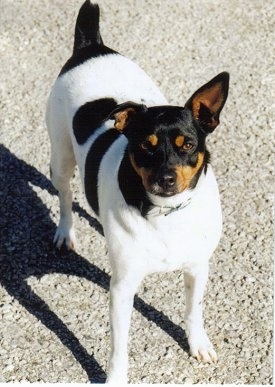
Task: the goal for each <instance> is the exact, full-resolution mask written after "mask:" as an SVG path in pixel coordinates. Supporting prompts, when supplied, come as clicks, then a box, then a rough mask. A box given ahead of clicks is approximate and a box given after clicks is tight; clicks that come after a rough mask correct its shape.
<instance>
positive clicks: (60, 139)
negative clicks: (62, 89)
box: [46, 100, 76, 250]
mask: <svg viewBox="0 0 275 387" xmlns="http://www.w3.org/2000/svg"><path fill="white" fill-rule="evenodd" d="M50 102H51V100H50V101H49V104H48V109H47V116H46V121H47V126H48V131H49V136H50V140H51V162H50V172H51V180H52V184H53V186H54V187H55V188H56V189H57V191H58V196H59V204H60V220H59V225H58V227H57V230H56V233H55V236H54V244H55V245H56V246H57V247H58V248H59V249H60V248H61V246H62V245H63V243H65V245H66V246H67V248H68V249H72V250H74V249H75V247H76V238H75V232H74V229H73V221H72V192H71V188H70V179H71V177H72V176H73V173H74V168H75V165H76V161H75V157H74V152H73V146H72V142H71V138H70V135H69V132H68V130H67V128H66V126H65V125H64V122H62V121H63V120H62V119H61V117H60V113H59V112H58V111H56V110H55V109H51V103H50ZM52 112H53V113H52Z"/></svg>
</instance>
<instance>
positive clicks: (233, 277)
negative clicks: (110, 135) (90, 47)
mask: <svg viewBox="0 0 275 387" xmlns="http://www.w3.org/2000/svg"><path fill="white" fill-rule="evenodd" d="M81 3H82V1H81V0H75V1H72V0H66V1H64V0H37V1H33V0H16V1H14V0H1V1H0V21H1V22H0V51H1V75H0V93H1V96H0V105H1V114H0V128H1V129H0V130H1V132H0V136H1V144H2V145H1V149H0V151H1V180H0V183H1V205H0V211H1V216H0V227H1V263H0V279H1V284H2V286H1V287H0V382H22V381H28V382H87V381H88V380H91V381H104V379H105V371H106V364H107V359H108V353H109V323H108V284H109V275H110V268H109V264H108V260H107V258H106V247H105V243H104V238H103V237H102V235H101V229H100V226H99V225H98V223H97V222H96V221H95V220H94V219H93V217H92V216H91V215H89V214H88V212H87V211H88V208H87V205H86V203H85V200H84V199H83V196H82V194H81V188H80V186H79V177H78V175H77V174H76V177H75V179H74V183H73V189H74V200H75V202H74V218H75V225H76V230H77V234H78V241H79V249H78V252H77V254H74V253H66V252H63V253H58V252H57V251H55V250H54V249H53V247H52V242H51V241H52V236H53V234H54V230H55V224H56V222H57V214H58V200H57V197H56V192H55V191H54V190H53V188H52V186H51V183H50V182H49V168H48V163H49V141H48V136H47V133H46V129H45V122H44V113H45V103H46V99H47V95H48V93H49V90H50V87H51V85H52V83H53V81H54V79H55V77H56V75H57V74H58V72H59V70H60V68H61V66H62V64H63V63H64V61H65V60H66V59H67V58H68V56H69V55H70V53H71V48H72V39H73V30H74V23H75V18H76V15H77V12H78V9H79V7H80V5H81ZM100 4H101V7H102V21H101V27H102V35H103V38H104V40H105V42H106V44H107V45H109V46H110V47H112V48H115V49H117V50H119V51H120V52H121V53H123V54H125V55H127V56H129V57H130V58H132V59H134V60H135V61H136V62H138V63H139V64H140V65H141V66H142V67H143V68H144V69H145V70H146V71H147V72H148V73H149V74H150V75H151V76H152V78H153V79H154V80H155V81H156V82H157V84H158V85H159V86H160V88H161V90H162V91H163V92H164V94H165V95H166V96H167V97H168V99H169V100H170V102H171V103H173V104H184V103H185V101H186V99H187V98H188V97H189V96H190V95H191V93H193V92H194V91H195V90H196V89H197V88H198V87H199V86H201V85H202V84H203V83H204V82H206V81H208V80H209V79H211V78H212V77H213V76H215V75H216V74H217V73H219V72H220V71H223V70H227V71H229V72H230V74H231V88H230V94H229V99H228V102H227V104H226V106H225V109H224V111H223V113H222V117H221V125H220V126H219V127H218V128H217V130H216V132H215V133H214V134H213V135H212V136H211V138H209V140H208V144H209V149H210V150H211V153H212V160H213V162H212V164H213V166H214V168H215V171H216V175H217V179H218V182H219V186H220V191H221V198H222V207H223V213H224V234H223V237H222V240H221V243H220V245H219V248H218V249H217V251H216V253H215V255H214V256H213V259H212V263H211V275H210V281H209V284H208V287H207V292H206V297H205V324H206V328H207V330H208V333H209V335H210V337H211V338H212V340H213V342H214V344H215V347H216V350H217V352H218V354H219V362H218V364H216V365H202V364H199V363H198V362H197V361H196V360H194V359H192V358H190V356H189V354H188V346H187V342H186V338H185V333H184V321H183V310H184V293H183V275H182V273H181V272H175V273H172V274H169V275H153V276H151V277H150V278H147V279H146V280H145V281H144V283H143V284H142V286H141V288H140V290H139V293H138V297H137V298H136V304H135V310H134V313H133V324H132V328H131V340H130V344H129V352H130V368H129V380H130V381H131V382H132V383H138V382H142V383H215V384H225V383H235V384H271V383H272V381H273V380H272V374H273V370H272V330H273V322H272V321H273V311H272V309H273V301H272V296H273V286H272V284H273V263H272V245H273V238H272V231H273V226H272V221H273V218H272V210H271V209H272V205H273V189H274V186H273V178H272V172H273V164H274V158H273V153H272V152H273V151H274V122H275V120H274V118H275V117H274V111H275V105H274V101H275V92H274V84H275V82H274V81H275V77H274V63H275V48H274V42H275V39H274V12H275V3H274V1H272V0H267V1H259V0H244V1H237V0H220V1H218V0H192V1H191V0H186V1H179V0H177V1H176V0H174V1H172V0H171V1H164V0H154V1H149V0H138V1H137V0H122V1H115V0H102V1H100Z"/></svg>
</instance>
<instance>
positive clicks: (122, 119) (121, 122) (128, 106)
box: [108, 102, 147, 132]
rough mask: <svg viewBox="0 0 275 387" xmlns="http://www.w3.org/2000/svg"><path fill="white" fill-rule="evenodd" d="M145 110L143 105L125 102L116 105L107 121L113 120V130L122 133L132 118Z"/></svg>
mask: <svg viewBox="0 0 275 387" xmlns="http://www.w3.org/2000/svg"><path fill="white" fill-rule="evenodd" d="M146 110H147V107H146V106H145V105H141V104H138V103H135V102H125V103H122V104H120V105H118V106H117V107H116V108H115V109H114V110H113V111H112V112H111V113H110V115H109V117H108V119H110V120H112V119H114V120H115V124H114V126H115V128H116V129H117V130H118V131H120V132H123V131H124V129H125V127H126V126H127V125H128V124H129V122H130V121H131V119H132V118H133V116H135V115H136V114H137V113H142V112H145V111H146Z"/></svg>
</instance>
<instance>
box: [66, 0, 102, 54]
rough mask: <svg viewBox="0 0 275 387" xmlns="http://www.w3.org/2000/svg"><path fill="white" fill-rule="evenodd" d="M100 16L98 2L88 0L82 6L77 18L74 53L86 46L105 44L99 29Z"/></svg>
mask: <svg viewBox="0 0 275 387" xmlns="http://www.w3.org/2000/svg"><path fill="white" fill-rule="evenodd" d="M99 17H100V11H99V6H98V4H93V3H92V2H91V1H90V0H86V1H85V3H84V4H83V5H82V6H81V8H80V10H79V13H78V16H77V20H76V25H75V35H74V49H73V52H74V53H76V52H77V51H78V50H80V49H81V48H84V47H88V46H94V45H103V40H102V38H101V35H100V30H99Z"/></svg>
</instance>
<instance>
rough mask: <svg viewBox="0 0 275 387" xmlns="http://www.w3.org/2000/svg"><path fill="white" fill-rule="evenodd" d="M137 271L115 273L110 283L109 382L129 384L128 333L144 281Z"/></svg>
mask: <svg viewBox="0 0 275 387" xmlns="http://www.w3.org/2000/svg"><path fill="white" fill-rule="evenodd" d="M142 279H143V278H142V277H141V276H137V274H136V273H131V275H130V274H127V275H126V276H123V278H118V276H116V275H115V274H113V276H112V279H111V284H110V327H111V356H110V361H109V370H108V378H107V383H119V384H127V370H128V349H127V344H128V335H129V328H130V322H131V314H132V309H133V302H134V296H135V293H136V291H137V288H138V286H139V284H140V282H141V281H142Z"/></svg>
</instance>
